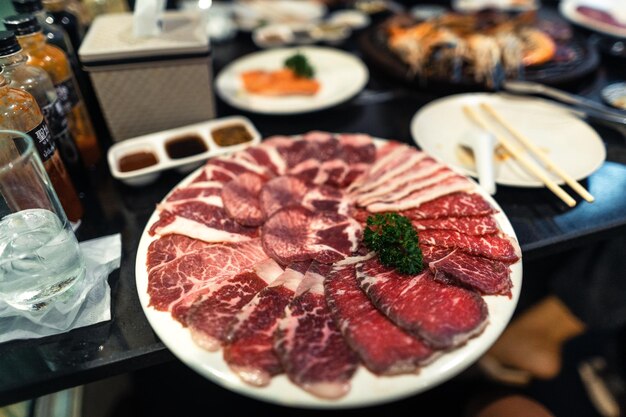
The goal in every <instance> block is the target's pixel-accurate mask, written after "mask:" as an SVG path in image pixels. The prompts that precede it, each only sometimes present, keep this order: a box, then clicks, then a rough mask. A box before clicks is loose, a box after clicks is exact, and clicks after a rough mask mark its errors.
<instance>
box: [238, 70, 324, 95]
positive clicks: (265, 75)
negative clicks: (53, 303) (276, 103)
mask: <svg viewBox="0 0 626 417" xmlns="http://www.w3.org/2000/svg"><path fill="white" fill-rule="evenodd" d="M241 79H242V81H243V86H244V88H245V89H246V91H247V92H248V93H252V94H260V95H264V96H290V95H305V96H312V95H314V94H316V93H317V92H318V91H319V89H320V83H319V82H317V81H315V80H313V79H310V78H304V77H298V76H297V75H296V74H295V73H294V72H293V71H292V70H290V69H288V68H284V69H280V70H278V71H263V70H253V71H246V72H243V73H242V74H241Z"/></svg>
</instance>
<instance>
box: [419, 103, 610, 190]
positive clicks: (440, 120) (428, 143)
mask: <svg viewBox="0 0 626 417" xmlns="http://www.w3.org/2000/svg"><path fill="white" fill-rule="evenodd" d="M481 103H486V104H489V105H491V106H492V107H493V108H495V109H497V111H498V112H499V113H500V114H502V117H503V118H504V119H506V120H508V121H509V123H510V124H511V125H512V126H514V127H515V128H516V129H517V130H519V131H520V132H521V133H522V134H523V135H524V136H526V137H528V138H530V140H532V141H533V142H534V143H535V144H536V145H537V146H538V147H539V148H540V149H541V150H543V151H544V152H546V153H547V154H548V156H549V157H550V158H551V159H552V160H553V161H554V163H555V164H556V165H557V166H560V167H561V168H562V169H563V170H564V171H565V172H567V173H568V174H569V175H570V176H572V177H573V178H575V179H577V180H580V179H583V178H586V177H587V176H589V175H590V174H592V173H593V172H594V171H595V170H597V169H598V168H599V167H600V166H601V165H602V163H603V162H604V160H605V159H606V149H605V147H604V143H603V142H602V139H601V138H600V136H598V134H597V133H596V131H595V130H593V129H592V128H591V126H589V125H588V124H587V123H585V122H584V121H583V120H581V119H579V118H578V117H576V116H574V115H572V114H571V113H569V112H568V111H567V110H566V109H565V108H563V107H561V106H558V105H556V104H554V103H552V102H550V101H548V100H543V99H539V98H529V97H520V96H512V95H508V94H500V93H498V94H493V93H470V94H456V95H452V96H448V97H444V98H442V99H438V100H435V101H433V102H431V103H429V104H427V105H426V106H424V107H422V108H421V109H420V110H419V111H418V112H417V113H416V114H415V116H414V117H413V120H412V121H411V134H412V136H413V139H414V140H415V143H416V144H417V145H418V146H419V147H420V148H422V149H423V150H424V151H426V152H428V153H429V154H431V155H432V156H434V157H437V158H439V159H440V160H442V161H444V162H446V163H448V164H450V165H452V166H454V167H457V168H459V169H460V170H462V171H463V173H465V174H467V175H471V176H473V177H477V172H476V167H475V163H474V159H473V156H472V154H471V153H470V152H469V151H468V150H467V149H466V148H464V147H463V146H461V145H462V144H463V142H464V137H465V136H466V135H467V134H468V132H471V131H480V129H479V128H477V127H476V125H475V124H474V123H473V122H472V121H471V120H469V119H468V118H467V116H466V115H465V114H464V113H463V107H464V106H468V105H469V106H477V105H479V104H481ZM493 125H494V126H496V127H497V126H498V125H497V123H495V122H493ZM502 134H503V135H506V136H507V137H509V135H508V134H506V131H503V132H502ZM511 140H513V139H511ZM529 156H530V155H529ZM494 161H495V162H494V163H495V167H494V171H495V180H496V183H497V184H502V185H508V186H515V187H543V186H544V184H543V182H541V181H540V180H539V179H537V178H535V177H534V176H532V174H530V173H528V172H527V171H525V170H524V169H523V168H522V167H521V166H520V165H519V164H518V163H517V162H516V161H515V160H514V158H512V157H511V156H510V155H508V154H507V153H506V152H504V150H502V149H500V148H499V147H497V148H496V152H495V154H494ZM553 180H554V181H555V182H557V183H562V182H563V181H562V180H561V179H560V178H558V177H556V176H554V178H553Z"/></svg>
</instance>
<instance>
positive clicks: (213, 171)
mask: <svg viewBox="0 0 626 417" xmlns="http://www.w3.org/2000/svg"><path fill="white" fill-rule="evenodd" d="M236 176H237V174H235V173H233V172H231V171H229V170H227V169H225V168H222V167H220V166H217V165H211V164H208V163H207V164H205V165H204V168H202V171H200V174H198V176H197V177H196V178H195V179H194V180H193V181H192V183H196V182H207V181H215V182H228V181H230V180H232V179H233V178H235V177H236Z"/></svg>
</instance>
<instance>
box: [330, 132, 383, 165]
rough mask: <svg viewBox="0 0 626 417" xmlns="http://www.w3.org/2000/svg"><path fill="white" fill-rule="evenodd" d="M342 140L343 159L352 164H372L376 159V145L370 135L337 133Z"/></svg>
mask: <svg viewBox="0 0 626 417" xmlns="http://www.w3.org/2000/svg"><path fill="white" fill-rule="evenodd" d="M337 139H339V141H340V142H341V148H342V151H341V159H342V160H343V161H345V162H346V163H348V164H350V165H352V164H371V163H373V162H374V161H375V160H376V145H374V142H373V141H372V137H371V136H370V135H364V134H360V133H346V134H342V135H337Z"/></svg>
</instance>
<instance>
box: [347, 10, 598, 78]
mask: <svg viewBox="0 0 626 417" xmlns="http://www.w3.org/2000/svg"><path fill="white" fill-rule="evenodd" d="M359 41H360V42H359V44H360V46H361V48H362V50H363V53H364V55H365V57H366V59H369V60H370V61H371V62H372V63H373V64H375V65H377V66H378V67H380V68H381V69H383V70H384V71H387V72H388V73H389V74H390V75H393V76H395V77H396V78H400V79H402V80H404V81H407V82H410V83H415V84H417V85H420V86H423V85H425V84H429V83H430V84H432V85H437V84H438V83H444V84H448V85H453V86H469V87H472V88H480V89H496V88H497V87H498V86H499V85H500V84H501V83H502V81H503V80H506V79H527V80H532V81H538V82H543V83H546V84H559V83H564V82H569V81H572V80H574V79H577V78H580V77H582V76H584V75H587V74H589V73H590V72H592V71H593V70H595V69H596V68H597V66H598V63H599V58H598V54H597V52H596V51H595V49H594V48H592V47H590V46H589V45H588V42H587V40H586V39H583V38H579V37H577V36H575V35H574V33H573V31H572V29H571V27H570V25H569V24H568V23H567V22H566V21H565V20H563V19H562V18H561V17H560V16H559V15H558V14H554V13H553V14H545V15H538V13H537V12H535V11H526V12H505V11H499V10H482V11H479V12H471V13H459V12H454V11H448V12H446V13H443V14H436V15H434V16H432V17H430V18H426V19H420V18H416V17H415V15H414V14H412V15H409V14H399V15H394V16H392V17H390V18H388V19H387V20H385V21H383V22H382V23H380V24H379V25H376V26H374V27H371V28H369V29H367V30H366V31H365V32H364V33H363V35H362V36H361V38H360V40H359Z"/></svg>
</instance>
